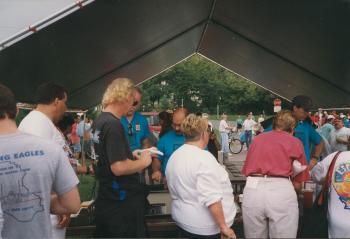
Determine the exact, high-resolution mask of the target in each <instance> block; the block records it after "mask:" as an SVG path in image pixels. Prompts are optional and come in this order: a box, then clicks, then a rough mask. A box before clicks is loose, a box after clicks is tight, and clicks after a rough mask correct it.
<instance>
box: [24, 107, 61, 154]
mask: <svg viewBox="0 0 350 239" xmlns="http://www.w3.org/2000/svg"><path fill="white" fill-rule="evenodd" d="M18 129H19V130H20V131H22V132H24V133H28V134H31V135H36V136H39V137H42V138H44V139H51V140H53V141H55V142H56V143H58V144H59V145H60V146H61V147H62V148H64V146H65V142H64V139H63V138H62V135H61V133H60V132H59V131H58V129H57V128H56V126H55V125H54V124H53V123H52V121H51V120H50V119H49V118H48V117H47V116H46V115H45V114H44V113H42V112H40V111H37V110H33V111H31V112H30V113H29V114H28V115H27V116H26V117H24V119H23V120H22V121H21V123H20V124H19V126H18Z"/></svg>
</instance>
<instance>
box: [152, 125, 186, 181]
mask: <svg viewBox="0 0 350 239" xmlns="http://www.w3.org/2000/svg"><path fill="white" fill-rule="evenodd" d="M184 143H185V137H184V136H183V135H182V134H176V133H175V131H174V130H171V131H169V132H168V133H166V134H164V135H163V136H162V137H161V138H160V139H159V141H158V144H157V148H158V150H159V151H161V152H163V153H164V155H163V156H160V155H158V159H159V160H160V161H161V163H162V166H161V172H162V174H163V175H165V169H166V165H167V164H168V160H169V158H170V156H171V155H172V154H173V153H174V152H175V150H177V149H178V148H180V147H181V146H182V145H183V144H184Z"/></svg>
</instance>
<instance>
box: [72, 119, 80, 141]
mask: <svg viewBox="0 0 350 239" xmlns="http://www.w3.org/2000/svg"><path fill="white" fill-rule="evenodd" d="M77 128H78V124H77V123H74V124H73V125H72V131H71V136H70V141H71V142H72V144H79V143H80V138H79V136H78V135H77Z"/></svg>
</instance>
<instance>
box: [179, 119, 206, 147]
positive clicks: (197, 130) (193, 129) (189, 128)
mask: <svg viewBox="0 0 350 239" xmlns="http://www.w3.org/2000/svg"><path fill="white" fill-rule="evenodd" d="M207 129H208V120H207V119H205V118H202V117H200V116H196V115H195V114H189V115H188V116H187V117H186V119H185V120H184V121H183V122H182V124H181V131H182V132H183V134H184V136H185V138H186V140H187V141H197V140H199V138H200V136H201V134H202V133H203V132H205V131H206V130H207Z"/></svg>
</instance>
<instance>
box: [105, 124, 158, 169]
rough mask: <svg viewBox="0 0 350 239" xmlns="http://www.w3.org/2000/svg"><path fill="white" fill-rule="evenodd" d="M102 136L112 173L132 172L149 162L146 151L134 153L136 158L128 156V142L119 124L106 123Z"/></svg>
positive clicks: (146, 165) (148, 154)
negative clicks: (138, 153) (139, 153)
mask: <svg viewBox="0 0 350 239" xmlns="http://www.w3.org/2000/svg"><path fill="white" fill-rule="evenodd" d="M107 127H108V128H107ZM104 138H105V148H106V155H107V158H108V160H109V163H110V168H111V171H112V173H113V174H114V175H116V176H122V175H130V174H134V173H136V172H140V171H142V170H143V169H144V168H146V167H148V166H149V165H150V164H151V155H150V153H149V152H148V151H143V152H142V153H141V155H140V156H138V155H134V156H136V157H137V160H132V159H131V158H130V157H132V155H130V148H129V144H128V141H127V139H126V137H125V135H124V130H123V127H122V125H121V124H114V123H113V124H109V125H107V126H106V132H105V135H104Z"/></svg>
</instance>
